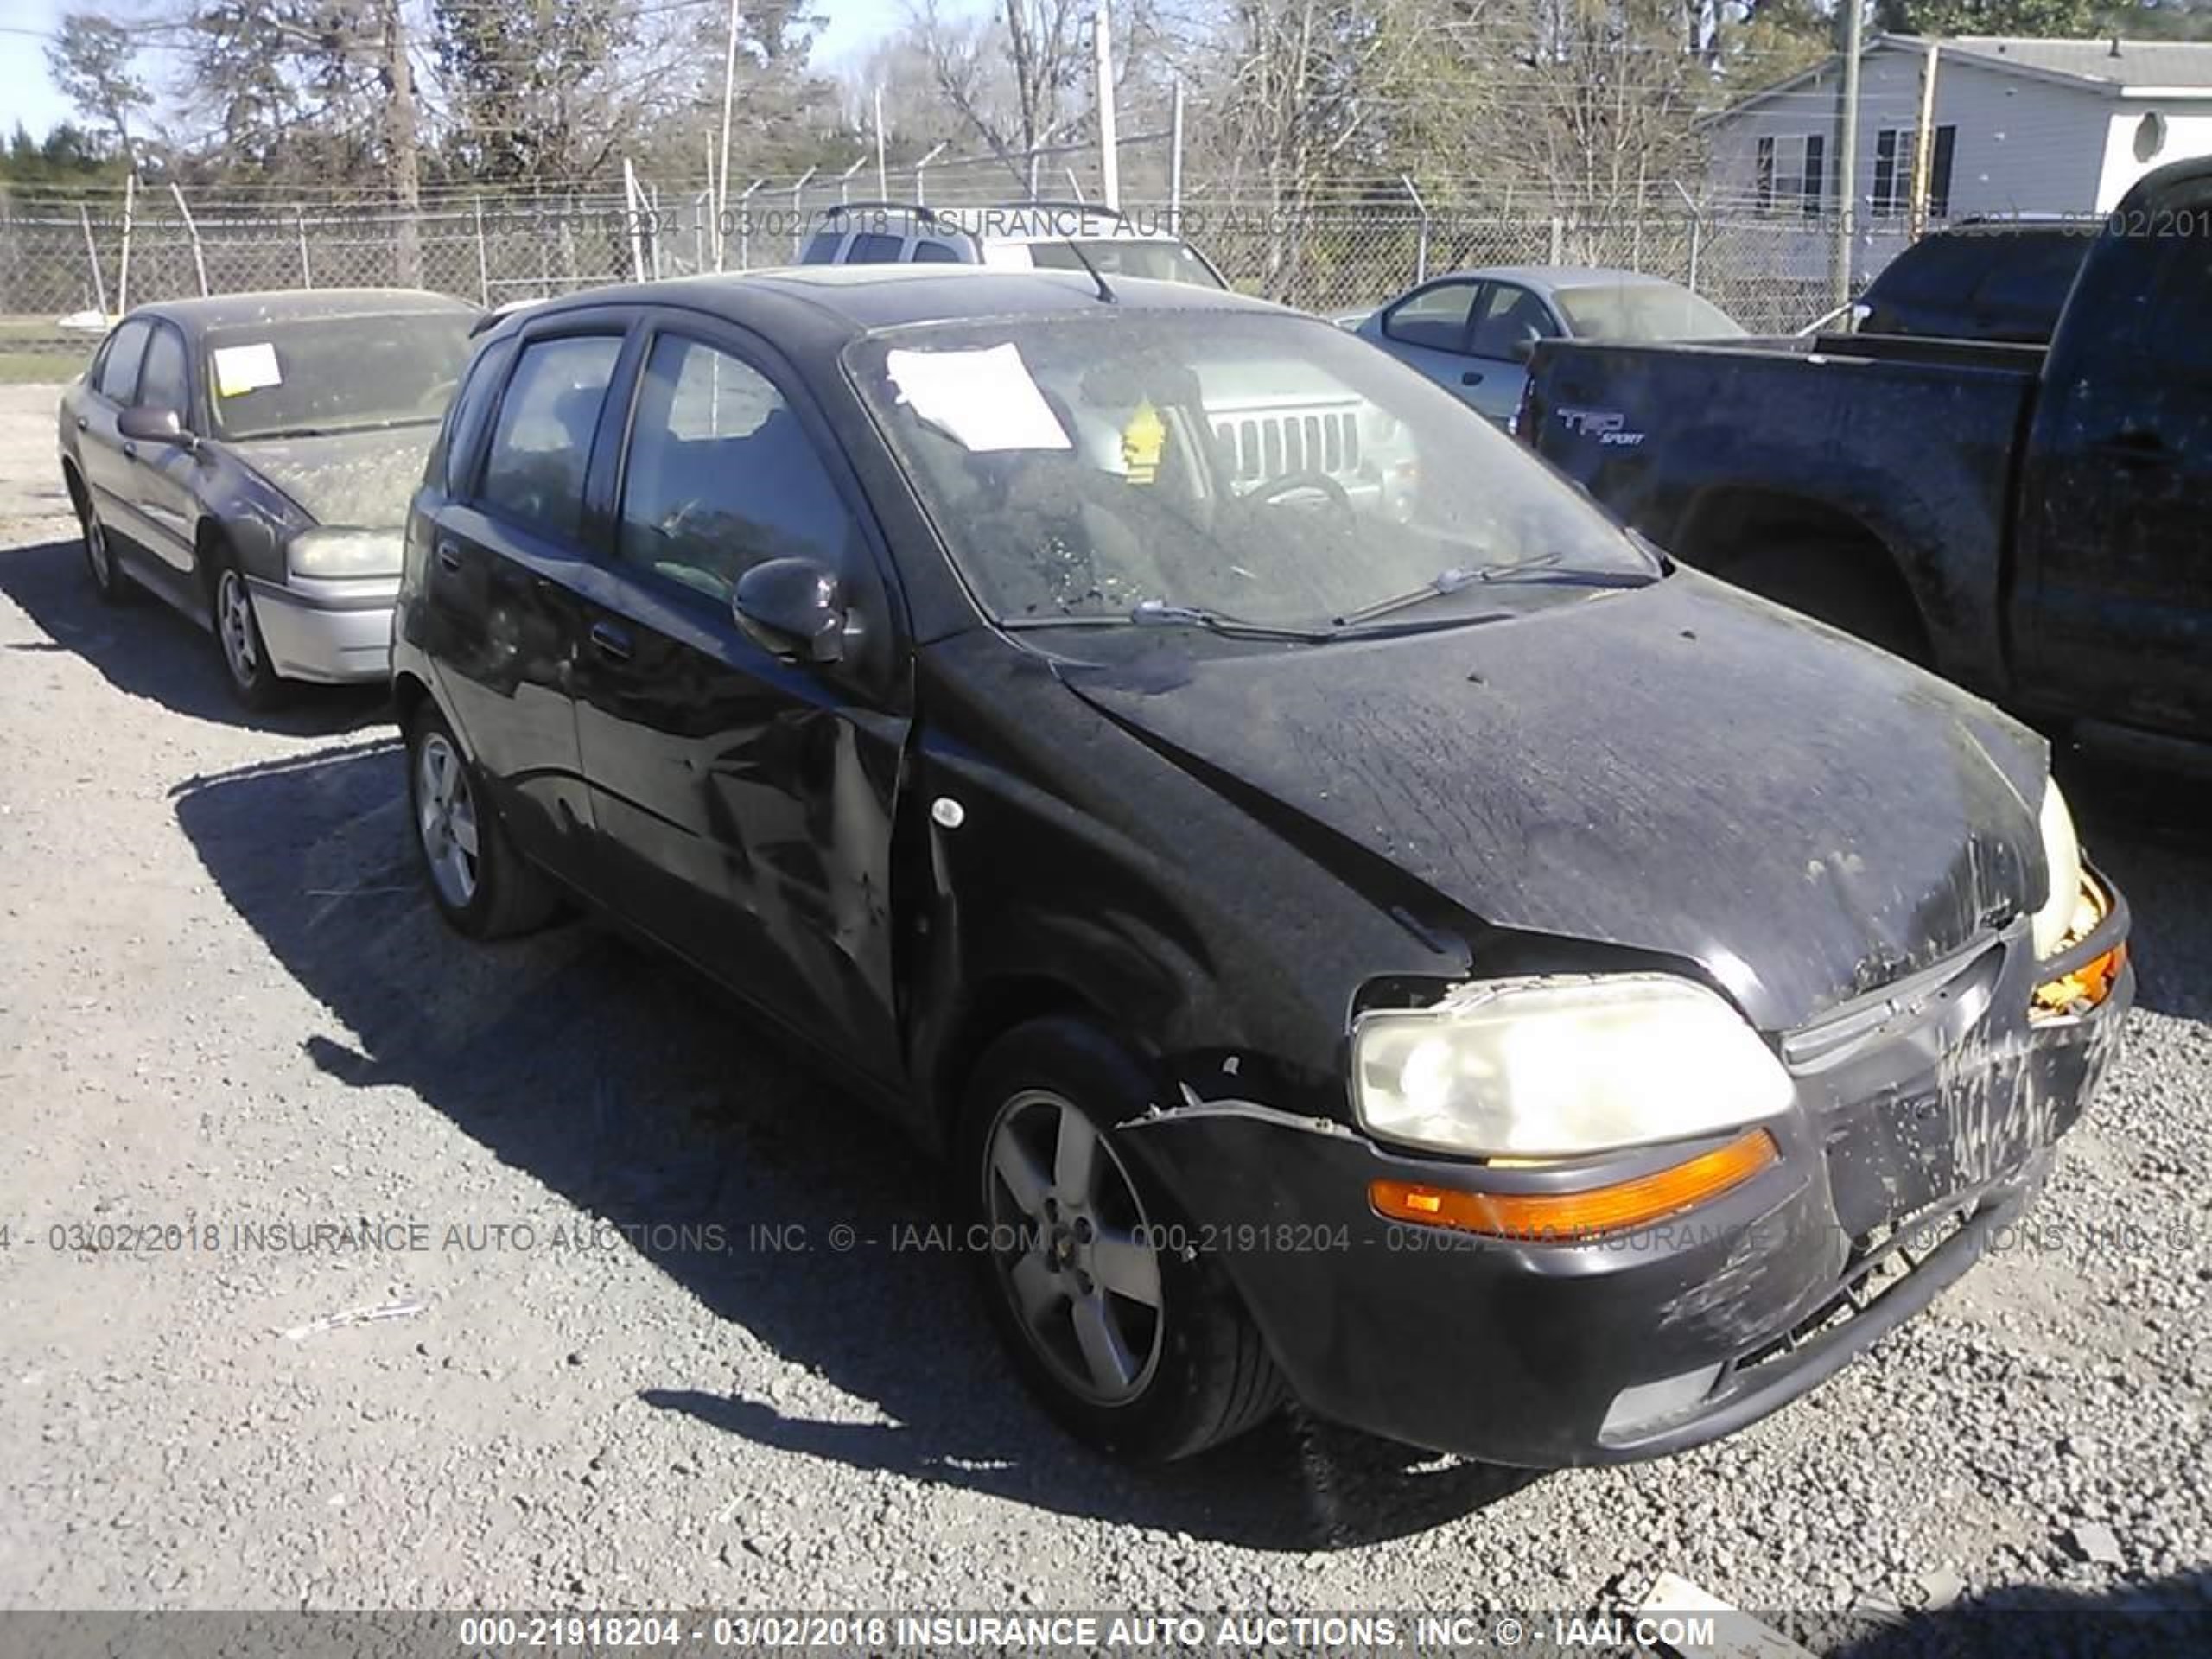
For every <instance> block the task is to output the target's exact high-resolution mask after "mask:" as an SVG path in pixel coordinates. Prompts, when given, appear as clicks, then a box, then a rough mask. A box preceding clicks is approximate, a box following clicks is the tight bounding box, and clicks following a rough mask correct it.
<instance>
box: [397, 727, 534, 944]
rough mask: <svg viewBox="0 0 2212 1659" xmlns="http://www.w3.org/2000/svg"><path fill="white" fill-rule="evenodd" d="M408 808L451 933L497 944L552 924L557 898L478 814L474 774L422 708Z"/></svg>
mask: <svg viewBox="0 0 2212 1659" xmlns="http://www.w3.org/2000/svg"><path fill="white" fill-rule="evenodd" d="M407 804H408V808H409V811H408V816H409V817H410V819H411V820H412V821H413V823H414V825H415V849H416V852H418V853H419V854H421V855H422V859H423V874H424V875H425V876H427V877H428V878H429V884H430V898H431V899H432V900H433V901H434V902H435V904H436V906H437V907H438V913H439V914H440V915H442V916H443V917H444V918H446V920H447V921H448V923H449V924H451V925H452V926H453V927H454V929H455V930H457V931H460V932H462V933H465V934H467V936H468V937H469V938H474V939H496V938H505V937H506V936H507V935H509V934H513V933H524V932H528V931H530V930H531V929H532V928H535V927H540V926H543V925H544V924H545V922H546V921H547V920H548V919H550V918H551V916H552V914H553V912H554V911H555V910H556V908H558V906H559V902H560V900H559V894H558V893H557V892H556V889H555V888H554V887H553V884H552V882H551V881H550V880H548V879H547V878H546V876H545V875H544V874H543V873H542V872H540V871H539V870H538V869H537V868H536V867H535V866H533V865H531V863H529V862H528V861H526V860H524V858H523V857H522V855H520V854H518V853H517V852H516V851H515V850H514V848H513V845H512V843H511V842H509V841H508V840H507V836H506V831H505V829H502V828H501V827H500V825H499V818H498V817H497V815H495V814H493V813H492V812H489V811H486V810H484V807H483V804H482V798H481V796H480V794H479V792H478V791H477V788H476V777H475V773H474V769H473V768H472V767H471V766H469V764H468V761H467V758H466V757H465V756H464V755H463V754H462V753H461V745H460V743H459V742H457V741H455V740H454V734H453V730H452V728H450V727H448V725H447V724H446V722H445V721H444V719H443V718H442V716H441V715H439V714H438V712H437V710H436V709H434V708H432V707H431V706H430V705H429V704H428V703H425V704H424V705H423V708H422V709H421V710H420V712H418V713H417V714H416V716H415V719H414V721H413V722H412V723H411V724H410V726H409V728H408V730H407Z"/></svg>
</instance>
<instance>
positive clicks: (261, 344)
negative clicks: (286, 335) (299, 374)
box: [215, 340, 284, 397]
mask: <svg viewBox="0 0 2212 1659" xmlns="http://www.w3.org/2000/svg"><path fill="white" fill-rule="evenodd" d="M283 384H284V372H283V370H282V369H280V368H278V367H277V348H276V346H273V345H271V344H270V342H269V341H267V340H256V341H255V342H254V343H253V344H252V345H251V346H217V347H216V348H215V393H216V395H217V396H218V397H239V396H241V395H243V394H244V393H246V392H249V391H259V390H260V389H261V388H262V387H264V386H281V385H283Z"/></svg>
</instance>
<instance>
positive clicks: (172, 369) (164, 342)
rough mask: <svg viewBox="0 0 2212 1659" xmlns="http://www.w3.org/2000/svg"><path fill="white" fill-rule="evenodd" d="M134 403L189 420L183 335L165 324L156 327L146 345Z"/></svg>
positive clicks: (189, 396)
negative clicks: (172, 413)
mask: <svg viewBox="0 0 2212 1659" xmlns="http://www.w3.org/2000/svg"><path fill="white" fill-rule="evenodd" d="M137 401H138V402H139V403H142V404H144V405H145V406H146V407H147V408H149V409H173V410H175V411H176V412H177V413H178V414H179V415H181V416H189V415H190V413H191V410H192V402H191V392H190V389H189V387H188V385H187V383H186V380H185V373H184V336H183V335H181V334H178V333H177V331H176V330H175V329H174V328H172V327H169V325H168V324H167V323H165V322H164V323H157V324H156V325H155V327H154V333H153V335H152V337H151V339H150V340H149V341H148V342H147V346H146V369H145V372H144V373H143V374H141V375H140V376H139V377H138V398H137ZM187 424H189V420H188V421H187Z"/></svg>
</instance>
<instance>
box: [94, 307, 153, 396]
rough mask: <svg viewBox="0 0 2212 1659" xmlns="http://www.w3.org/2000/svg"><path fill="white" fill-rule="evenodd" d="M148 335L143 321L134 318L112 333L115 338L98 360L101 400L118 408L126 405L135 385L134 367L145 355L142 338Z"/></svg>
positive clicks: (147, 324)
mask: <svg viewBox="0 0 2212 1659" xmlns="http://www.w3.org/2000/svg"><path fill="white" fill-rule="evenodd" d="M152 331H153V330H152V325H151V324H150V323H149V322H147V321H146V320H145V319H144V318H143V317H135V318H133V319H132V320H131V321H129V322H126V323H124V325H123V327H120V328H118V329H117V330H116V331H115V337H114V338H113V339H112V340H109V341H108V343H107V355H106V356H105V357H104V358H102V359H100V378H99V394H100V396H101V397H109V398H112V399H113V400H114V401H115V402H117V403H118V404H127V403H129V402H130V394H131V391H132V390H133V389H134V388H135V387H136V386H137V384H138V365H139V364H140V363H141V362H142V361H143V360H144V359H145V355H146V336H147V335H148V334H150V333H151V332H152Z"/></svg>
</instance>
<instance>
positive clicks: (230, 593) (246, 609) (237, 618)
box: [215, 564, 286, 710]
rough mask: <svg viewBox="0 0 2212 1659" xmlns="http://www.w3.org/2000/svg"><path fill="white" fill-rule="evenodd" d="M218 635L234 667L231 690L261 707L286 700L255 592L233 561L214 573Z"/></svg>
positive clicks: (251, 706)
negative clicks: (256, 611)
mask: <svg viewBox="0 0 2212 1659" xmlns="http://www.w3.org/2000/svg"><path fill="white" fill-rule="evenodd" d="M215 639H216V643H217V644H219V645H221V646H222V648H223V665H224V667H226V668H227V669H229V670H230V671H231V690H232V692H233V693H235V694H236V695H237V697H238V701H239V702H241V703H243V704H244V705H245V707H246V708H248V709H256V710H260V709H273V708H275V707H276V706H277V704H278V703H279V702H282V701H283V696H284V693H285V689H286V688H285V684H284V682H283V680H281V679H279V678H278V677H277V670H276V669H275V667H274V666H273V665H271V664H270V660H269V645H268V642H267V641H265V640H264V639H263V638H262V637H261V624H260V622H259V621H258V620H256V618H255V616H254V613H253V594H252V592H251V590H250V589H249V588H247V587H246V585H245V577H244V576H242V575H239V574H238V567H237V566H235V565H232V564H225V565H224V566H222V567H221V569H219V570H218V571H217V572H216V574H215Z"/></svg>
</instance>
